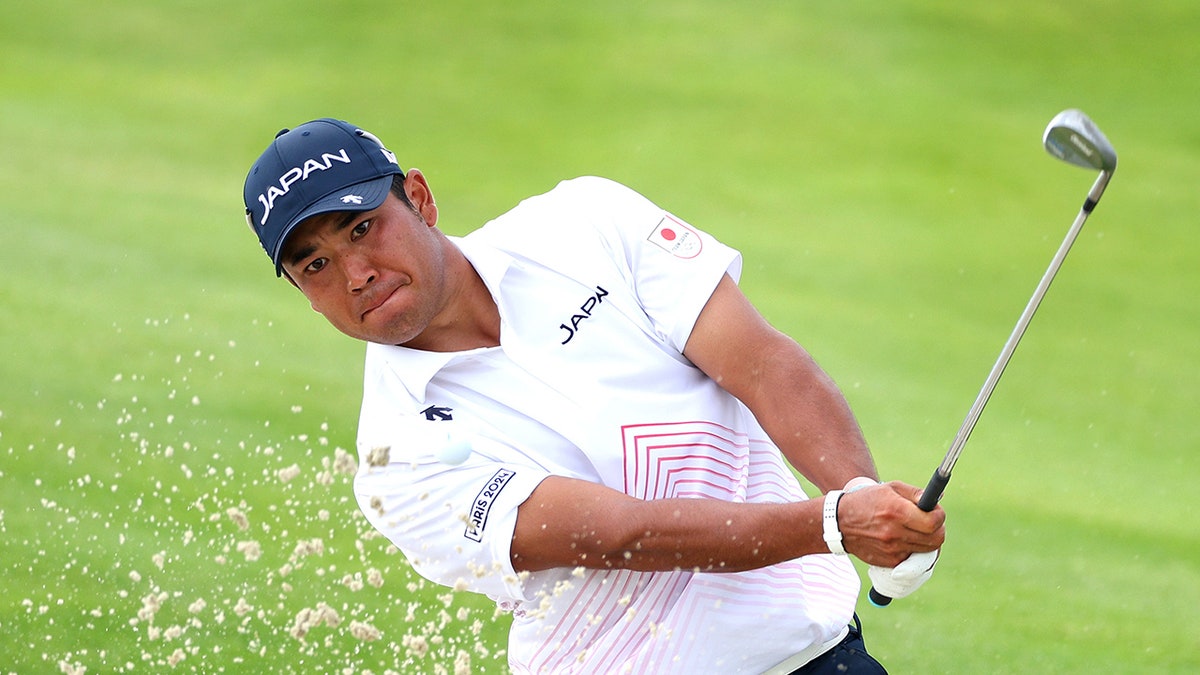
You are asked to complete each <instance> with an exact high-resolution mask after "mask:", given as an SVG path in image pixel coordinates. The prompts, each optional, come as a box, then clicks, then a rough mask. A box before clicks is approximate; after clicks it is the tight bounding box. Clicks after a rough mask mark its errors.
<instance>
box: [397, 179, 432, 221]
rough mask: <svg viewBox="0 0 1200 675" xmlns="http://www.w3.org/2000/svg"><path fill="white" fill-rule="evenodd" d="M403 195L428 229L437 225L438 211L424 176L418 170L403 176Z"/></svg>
mask: <svg viewBox="0 0 1200 675" xmlns="http://www.w3.org/2000/svg"><path fill="white" fill-rule="evenodd" d="M404 194H406V195H408V203H409V204H412V206H413V208H414V209H416V211H417V213H419V214H421V217H422V218H424V219H425V224H427V225H429V226H430V227H434V226H436V225H437V219H438V209H437V203H436V202H435V201H434V199H433V191H432V190H430V189H429V183H428V182H426V181H425V175H424V174H422V173H421V170H420V169H417V168H412V169H409V170H408V172H407V173H406V174H405V175H404Z"/></svg>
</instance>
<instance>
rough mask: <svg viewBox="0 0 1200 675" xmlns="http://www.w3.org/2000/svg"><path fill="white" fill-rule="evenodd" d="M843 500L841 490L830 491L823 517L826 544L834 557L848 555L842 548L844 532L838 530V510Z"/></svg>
mask: <svg viewBox="0 0 1200 675" xmlns="http://www.w3.org/2000/svg"><path fill="white" fill-rule="evenodd" d="M841 499H842V491H841V490H830V491H829V492H828V493H827V494H826V495H825V508H824V510H823V511H822V515H821V526H822V527H823V528H824V531H825V544H826V545H827V546H828V547H829V552H830V553H833V554H834V555H846V549H845V547H843V546H842V531H841V530H840V529H838V519H837V509H838V502H839V501H841Z"/></svg>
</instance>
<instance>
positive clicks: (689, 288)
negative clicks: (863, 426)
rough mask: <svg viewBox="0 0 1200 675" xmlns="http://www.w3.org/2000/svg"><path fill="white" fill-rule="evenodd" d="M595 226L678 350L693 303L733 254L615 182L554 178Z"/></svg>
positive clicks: (699, 304)
mask: <svg viewBox="0 0 1200 675" xmlns="http://www.w3.org/2000/svg"><path fill="white" fill-rule="evenodd" d="M559 189H560V190H564V191H565V192H566V193H567V194H565V195H564V197H565V198H567V199H574V200H576V201H577V202H579V205H578V208H580V209H581V210H582V211H583V213H586V214H587V220H588V221H590V222H591V223H592V224H593V226H594V227H595V228H596V229H597V231H598V234H599V236H600V237H601V239H602V241H604V243H605V246H606V248H607V249H608V254H609V255H610V256H611V258H612V260H613V262H614V263H615V264H617V265H618V266H620V267H621V270H622V274H623V275H625V276H626V279H627V282H628V283H629V285H630V286H631V288H632V289H633V292H634V293H635V294H636V296H637V300H638V304H639V305H640V306H641V308H642V310H643V311H644V312H645V313H646V315H647V317H649V319H650V321H651V323H652V324H653V326H654V329H655V331H656V333H657V334H658V335H659V336H660V338H662V339H663V340H664V341H666V342H667V343H668V344H670V345H671V347H673V348H674V349H675V350H677V351H679V352H680V353H682V352H683V348H684V346H685V345H686V344H687V340H688V337H689V336H690V335H691V332H692V328H693V327H694V326H695V325H696V320H697V319H698V318H699V316H700V312H701V310H703V309H704V305H705V304H706V303H707V302H708V300H709V298H710V297H711V296H712V293H713V291H714V290H715V289H716V287H717V283H718V282H720V280H721V277H722V276H723V275H725V274H729V276H730V277H731V278H732V279H733V280H734V281H735V282H736V281H737V280H738V279H739V277H740V276H741V270H742V258H741V254H740V253H739V252H738V251H736V250H734V249H733V248H731V247H729V246H726V245H725V244H723V243H721V242H720V241H718V240H717V239H716V238H715V237H713V236H712V235H710V234H708V233H707V232H705V231H703V230H701V229H699V228H697V227H694V226H692V225H691V224H689V223H687V222H685V221H684V220H683V219H682V218H679V217H678V216H676V215H674V214H672V213H671V212H669V211H666V210H665V209H663V208H661V207H659V206H658V205H656V204H654V203H653V202H651V201H650V200H649V199H647V198H646V197H644V196H642V195H641V194H639V193H638V192H635V191H634V190H631V189H629V188H627V187H625V186H623V185H621V184H619V183H615V182H613V181H610V180H607V179H603V178H596V177H585V178H577V179H575V180H572V181H567V182H565V183H563V184H562V185H560V187H559Z"/></svg>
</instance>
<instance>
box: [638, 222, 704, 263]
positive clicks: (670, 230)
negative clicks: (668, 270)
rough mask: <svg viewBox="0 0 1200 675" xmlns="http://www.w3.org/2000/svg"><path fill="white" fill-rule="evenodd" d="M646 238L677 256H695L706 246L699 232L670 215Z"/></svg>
mask: <svg viewBox="0 0 1200 675" xmlns="http://www.w3.org/2000/svg"><path fill="white" fill-rule="evenodd" d="M646 239H647V240H649V241H650V243H652V244H654V245H655V246H657V247H659V248H661V249H662V250H664V251H666V252H667V253H670V254H671V255H673V256H675V257H676V258H695V257H696V256H698V255H700V250H701V249H703V248H704V242H703V241H701V239H700V234H699V233H697V232H696V231H695V230H693V229H692V228H690V227H688V226H687V225H684V224H683V223H681V222H679V221H678V220H675V219H674V218H672V217H671V216H669V215H668V216H664V217H663V219H662V220H660V221H659V222H658V225H656V226H655V228H654V231H653V232H651V233H650V236H649V237H646Z"/></svg>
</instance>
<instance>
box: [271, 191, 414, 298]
mask: <svg viewBox="0 0 1200 675" xmlns="http://www.w3.org/2000/svg"><path fill="white" fill-rule="evenodd" d="M394 177H395V174H388V175H386V176H380V177H379V178H372V179H371V180H368V181H363V182H361V183H355V184H354V185H348V186H346V187H344V188H339V189H337V190H336V191H334V192H331V193H330V194H328V195H326V196H324V197H322V198H320V199H318V200H317V201H315V202H313V204H312V205H311V206H309V207H308V208H307V209H304V210H303V211H301V212H300V213H299V214H297V215H296V217H295V218H293V219H292V221H291V222H289V223H288V224H287V226H286V227H284V228H283V232H282V233H281V234H280V236H279V240H278V241H276V242H275V250H273V251H272V252H271V260H273V261H274V262H275V274H277V275H282V274H283V264H282V261H281V260H280V256H281V255H282V254H283V244H284V242H286V241H287V239H288V237H289V236H291V234H292V232H293V231H295V229H296V228H297V227H299V225H300V223H303V222H304V221H305V220H308V219H309V218H312V217H313V216H319V215H321V214H323V213H335V212H338V211H347V212H348V211H370V210H371V209H377V208H379V207H380V205H382V204H383V202H384V200H386V199H387V196H388V192H390V191H391V189H392V180H393V179H394Z"/></svg>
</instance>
